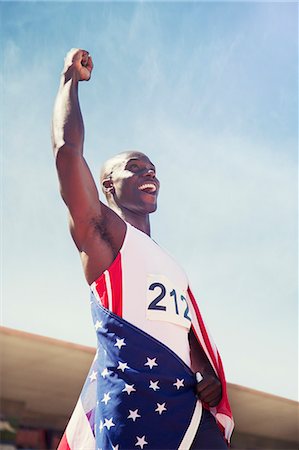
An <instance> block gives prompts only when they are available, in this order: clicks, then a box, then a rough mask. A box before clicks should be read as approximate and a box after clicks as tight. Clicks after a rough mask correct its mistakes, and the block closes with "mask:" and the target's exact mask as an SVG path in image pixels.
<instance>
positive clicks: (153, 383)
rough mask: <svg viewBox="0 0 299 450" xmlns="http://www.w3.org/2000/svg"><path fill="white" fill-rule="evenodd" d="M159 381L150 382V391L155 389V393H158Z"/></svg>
mask: <svg viewBox="0 0 299 450" xmlns="http://www.w3.org/2000/svg"><path fill="white" fill-rule="evenodd" d="M158 383H159V381H152V380H150V385H149V389H153V391H157V390H158V389H160V388H159V386H158Z"/></svg>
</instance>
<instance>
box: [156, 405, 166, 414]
mask: <svg viewBox="0 0 299 450" xmlns="http://www.w3.org/2000/svg"><path fill="white" fill-rule="evenodd" d="M166 410H167V408H165V403H157V408H156V409H155V411H157V412H158V413H159V414H160V416H161V414H162V412H163V411H166Z"/></svg>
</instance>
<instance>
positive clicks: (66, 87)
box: [52, 49, 101, 250]
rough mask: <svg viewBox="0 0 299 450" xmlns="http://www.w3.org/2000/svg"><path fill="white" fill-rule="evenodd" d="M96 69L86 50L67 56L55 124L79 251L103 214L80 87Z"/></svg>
mask: <svg viewBox="0 0 299 450" xmlns="http://www.w3.org/2000/svg"><path fill="white" fill-rule="evenodd" d="M92 68H93V64H92V60H91V57H90V56H89V54H88V52H86V51H85V50H79V49H72V50H70V51H69V53H68V54H67V55H66V58H65V64H64V68H63V72H62V74H61V81H60V86H59V90H58V94H57V97H56V101H55V105H54V112H53V124H52V133H53V135H52V139H53V150H54V155H55V158H56V167H57V172H58V177H59V182H60V191H61V195H62V198H63V200H64V201H65V203H66V205H67V207H68V209H69V212H70V216H71V228H72V230H71V231H72V234H73V237H74V240H75V242H76V244H77V246H78V248H79V250H80V249H81V248H80V247H82V244H83V241H84V235H85V234H86V229H87V227H88V223H89V221H90V218H91V217H94V216H100V214H101V205H100V202H99V196H98V191H97V188H96V185H95V182H94V180H93V177H92V174H91V172H90V170H89V168H88V166H87V164H86V161H85V160H84V158H83V141H84V124H83V119H82V114H81V110H80V105H79V98H78V84H79V82H80V81H83V80H85V81H88V80H89V79H90V76H91V71H92Z"/></svg>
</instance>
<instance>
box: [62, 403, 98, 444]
mask: <svg viewBox="0 0 299 450" xmlns="http://www.w3.org/2000/svg"><path fill="white" fill-rule="evenodd" d="M66 438H67V442H68V445H69V447H70V449H71V450H95V438H94V435H93V433H92V431H91V428H90V424H89V422H88V419H87V417H86V414H85V411H84V409H83V406H82V402H81V398H79V400H78V402H77V405H76V407H75V409H74V412H73V414H72V417H71V418H70V421H69V423H68V425H67V427H66Z"/></svg>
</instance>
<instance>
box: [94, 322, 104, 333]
mask: <svg viewBox="0 0 299 450" xmlns="http://www.w3.org/2000/svg"><path fill="white" fill-rule="evenodd" d="M94 327H95V329H96V331H98V329H99V328H102V327H103V322H102V321H101V322H99V321H98V320H97V321H96V323H95V324H94Z"/></svg>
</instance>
